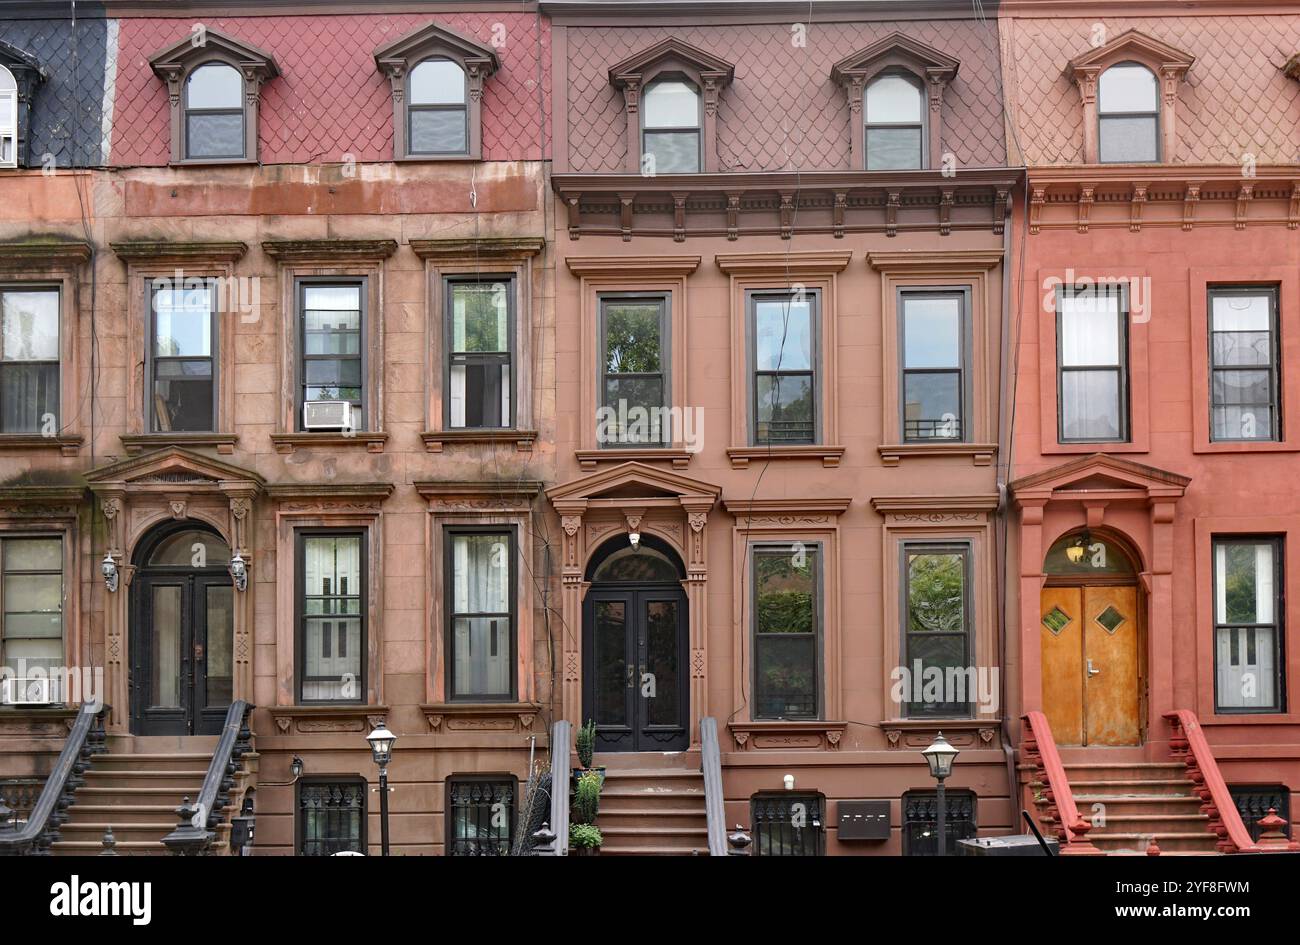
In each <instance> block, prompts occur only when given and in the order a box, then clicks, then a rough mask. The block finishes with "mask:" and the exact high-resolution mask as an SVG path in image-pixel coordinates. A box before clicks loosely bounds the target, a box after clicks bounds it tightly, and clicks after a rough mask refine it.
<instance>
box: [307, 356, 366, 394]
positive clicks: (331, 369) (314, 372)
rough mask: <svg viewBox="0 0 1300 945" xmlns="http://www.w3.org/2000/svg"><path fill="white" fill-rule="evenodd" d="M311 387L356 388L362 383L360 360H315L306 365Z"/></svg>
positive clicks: (308, 381)
mask: <svg viewBox="0 0 1300 945" xmlns="http://www.w3.org/2000/svg"><path fill="white" fill-rule="evenodd" d="M304 376H305V377H306V380H307V383H308V385H310V386H313V387H316V386H321V387H356V386H358V385H360V383H361V359H360V358H313V359H312V360H310V361H308V362H307V363H306V364H305V365H304Z"/></svg>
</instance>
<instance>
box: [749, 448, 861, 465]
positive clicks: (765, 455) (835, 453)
mask: <svg viewBox="0 0 1300 945" xmlns="http://www.w3.org/2000/svg"><path fill="white" fill-rule="evenodd" d="M727 456H728V458H730V460H731V468H732V469H745V468H747V467H748V466H749V464H750V461H751V460H752V461H754V462H758V461H761V460H766V459H820V460H821V461H822V465H823V466H825V467H826V468H828V469H833V468H835V467H836V466H838V465H839V464H840V459H841V458H842V457H843V456H844V447H842V446H821V445H819V444H809V445H806V446H732V447H730V448H729V449H728V450H727Z"/></svg>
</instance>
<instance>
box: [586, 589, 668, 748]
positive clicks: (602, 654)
mask: <svg viewBox="0 0 1300 945" xmlns="http://www.w3.org/2000/svg"><path fill="white" fill-rule="evenodd" d="M583 631H584V632H583V697H582V701H583V714H582V719H583V721H584V722H586V721H587V720H589V719H593V720H595V722H596V750H597V751H681V750H683V749H685V748H686V747H687V745H688V743H689V741H690V733H689V731H688V726H689V724H690V704H689V689H688V677H687V672H686V670H687V653H688V647H689V643H688V622H687V612H686V595H685V593H683V591H682V588H681V586H680V585H641V586H624V587H619V586H610V585H599V584H597V585H593V586H592V588H591V589H590V590H589V591H588V592H587V599H586V603H585V604H584V608H583Z"/></svg>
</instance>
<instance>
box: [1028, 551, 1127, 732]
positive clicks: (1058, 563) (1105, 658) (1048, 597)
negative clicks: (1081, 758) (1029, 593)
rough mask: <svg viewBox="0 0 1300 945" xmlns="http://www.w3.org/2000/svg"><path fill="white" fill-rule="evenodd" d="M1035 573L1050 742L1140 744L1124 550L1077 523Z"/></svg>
mask: <svg viewBox="0 0 1300 945" xmlns="http://www.w3.org/2000/svg"><path fill="white" fill-rule="evenodd" d="M1043 573H1044V574H1045V575H1046V580H1045V582H1044V585H1043V590H1042V607H1041V610H1040V614H1041V625H1040V626H1041V631H1040V632H1041V639H1042V648H1041V656H1042V672H1043V675H1042V679H1043V713H1044V714H1045V715H1046V716H1047V720H1048V722H1049V723H1050V724H1051V726H1052V734H1053V736H1054V737H1055V739H1056V741H1057V743H1058V744H1061V745H1138V744H1141V741H1142V735H1143V731H1142V729H1143V725H1142V705H1143V702H1144V691H1143V690H1144V678H1145V666H1144V662H1145V660H1144V653H1145V648H1144V639H1145V634H1144V629H1145V628H1144V626H1143V620H1142V610H1143V608H1142V607H1141V606H1140V602H1141V601H1140V599H1141V593H1140V590H1139V587H1138V581H1137V572H1136V569H1135V567H1134V564H1133V558H1132V556H1131V555H1130V554H1129V552H1128V551H1127V550H1126V549H1125V548H1124V547H1123V546H1122V545H1121V544H1120V542H1119V541H1117V540H1116V539H1114V538H1112V537H1108V536H1103V535H1096V534H1092V533H1090V532H1088V531H1087V530H1086V529H1085V530H1083V531H1078V532H1072V533H1070V534H1068V535H1066V536H1064V537H1063V538H1061V539H1059V540H1058V541H1057V542H1056V543H1055V544H1054V545H1052V547H1051V549H1049V550H1048V552H1047V557H1046V558H1045V560H1044V562H1043Z"/></svg>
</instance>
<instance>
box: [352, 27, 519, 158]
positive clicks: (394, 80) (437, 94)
mask: <svg viewBox="0 0 1300 945" xmlns="http://www.w3.org/2000/svg"><path fill="white" fill-rule="evenodd" d="M375 65H376V66H377V67H378V68H379V71H381V72H383V73H384V75H386V76H388V80H389V83H390V84H391V85H392V89H393V159H394V160H397V161H435V160H448V159H451V160H466V159H468V160H480V159H481V158H482V157H483V141H482V131H481V129H482V124H483V120H482V108H483V83H484V80H486V79H487V78H489V77H490V76H492V75H493V74H494V73H495V72H496V71H497V69H498V68H499V67H500V63H499V62H498V61H497V54H496V53H495V52H493V51H492V50H491V49H490V48H488V47H487V46H482V45H480V44H479V43H477V42H475V41H474V40H472V39H470V38H469V37H468V36H462V35H461V34H460V33H457V32H455V31H454V30H449V29H447V28H446V27H444V26H439V25H438V24H436V23H430V24H429V25H428V26H422V27H421V28H420V29H418V30H415V31H414V32H412V33H407V34H406V35H405V36H402V37H399V38H398V39H396V40H394V41H393V42H391V43H388V44H387V45H385V46H381V47H379V48H378V49H377V50H375Z"/></svg>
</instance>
